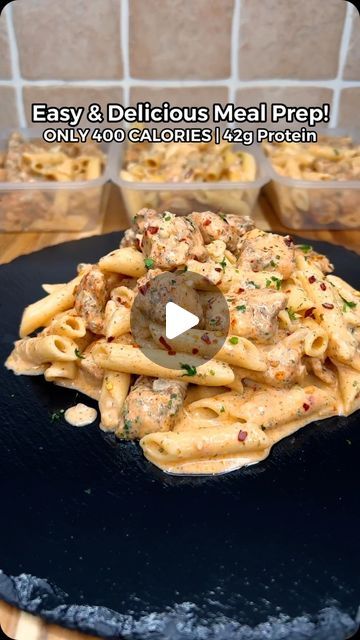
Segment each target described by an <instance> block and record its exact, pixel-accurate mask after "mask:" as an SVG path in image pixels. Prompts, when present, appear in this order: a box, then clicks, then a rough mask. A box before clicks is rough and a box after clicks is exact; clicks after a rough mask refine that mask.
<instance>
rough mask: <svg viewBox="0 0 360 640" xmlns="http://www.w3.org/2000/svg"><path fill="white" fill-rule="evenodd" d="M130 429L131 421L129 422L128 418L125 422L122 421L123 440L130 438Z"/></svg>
mask: <svg viewBox="0 0 360 640" xmlns="http://www.w3.org/2000/svg"><path fill="white" fill-rule="evenodd" d="M131 429H132V422H131V420H129V419H128V418H125V420H124V429H123V431H124V438H129V437H130V433H131Z"/></svg>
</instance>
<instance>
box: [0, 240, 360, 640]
mask: <svg viewBox="0 0 360 640" xmlns="http://www.w3.org/2000/svg"><path fill="white" fill-rule="evenodd" d="M118 242H119V235H118V234H112V235H108V236H103V237H96V238H91V239H86V240H81V241H78V242H73V243H67V244H64V245H60V246H57V247H53V248H51V249H46V250H43V251H40V252H38V253H34V254H32V255H30V256H25V257H22V258H19V259H17V260H15V261H14V262H12V263H11V264H9V265H5V266H3V267H1V268H0V323H1V335H0V359H1V361H4V359H5V357H6V356H7V354H8V353H9V351H10V348H11V343H12V341H13V340H14V339H15V338H16V334H17V328H18V325H19V320H20V316H21V312H22V309H23V307H24V306H25V305H26V304H28V303H30V302H32V301H34V300H35V299H37V298H38V297H40V295H41V290H40V283H41V282H43V281H47V282H56V281H64V280H66V279H69V278H70V277H71V276H72V274H73V273H74V267H75V265H76V263H77V262H79V261H95V260H96V259H97V258H99V257H100V256H101V255H103V254H104V253H106V252H108V251H109V250H110V249H112V248H113V247H114V246H116V245H117V243H118ZM314 244H315V246H316V248H317V249H318V250H320V251H323V252H325V253H327V254H328V255H329V256H330V258H331V259H332V260H333V261H334V263H335V265H336V268H337V273H338V274H340V275H342V276H343V277H345V278H346V279H347V280H348V281H349V282H351V283H352V284H354V285H356V281H357V277H356V276H357V275H358V272H359V264H360V260H359V258H358V257H357V256H356V255H355V254H353V253H351V252H349V251H346V250H345V249H342V248H339V247H335V246H331V245H326V244H321V243H314ZM0 389H1V391H0V394H1V404H0V410H1V425H0V488H1V511H0V518H1V527H0V567H1V569H2V570H3V572H4V573H0V597H3V598H4V599H5V600H7V601H8V602H10V603H14V604H16V605H18V606H20V607H21V608H23V609H26V610H28V611H32V612H35V613H37V614H39V615H41V616H43V617H44V618H46V619H48V620H52V621H55V622H57V623H60V624H62V625H64V626H68V627H72V628H77V629H79V630H82V631H90V632H92V633H95V634H98V635H103V636H106V637H114V638H115V637H116V638H121V637H124V638H131V639H135V638H139V639H140V638H141V639H142V640H146V639H148V638H151V639H156V640H161V639H171V640H183V639H184V640H185V639H186V640H196V639H199V640H200V639H201V640H207V639H208V638H211V639H212V638H216V639H221V640H231V639H232V638H236V639H245V640H258V639H260V638H272V639H277V640H280V638H281V640H284V639H291V640H300V639H301V640H304V639H305V638H311V639H312V640H314V639H315V640H316V639H318V640H320V639H322V640H343V639H344V638H346V637H349V636H351V634H352V633H355V630H356V628H357V626H358V622H359V618H357V614H358V608H359V605H360V544H359V538H360V536H359V532H360V507H359V488H360V486H359V485H360V481H359V471H358V469H359V457H360V424H359V422H360V421H359V414H355V415H353V416H351V417H350V418H348V419H345V418H339V419H338V418H333V419H330V420H327V421H324V422H322V423H314V424H313V425H311V426H309V427H307V428H305V429H303V430H302V431H300V432H298V433H297V434H296V435H294V436H292V437H290V438H287V439H286V440H285V441H283V442H281V443H279V444H278V445H277V446H276V447H275V448H274V449H273V452H272V454H271V456H270V457H269V458H268V459H267V460H266V461H264V462H263V463H260V464H259V465H257V466H255V467H252V468H248V469H245V470H242V471H239V472H234V473H232V474H229V475H226V476H220V477H214V478H212V477H210V478H193V479H191V478H179V477H171V476H166V475H163V474H161V473H160V472H159V471H158V470H156V469H155V468H154V467H153V466H152V465H151V464H150V463H148V462H147V461H146V460H144V459H143V457H142V455H141V453H140V451H139V449H138V447H137V445H135V444H131V443H127V444H116V443H115V442H114V441H113V440H112V438H111V437H109V436H105V435H104V434H103V433H102V432H101V431H100V430H98V429H97V427H96V426H91V427H88V428H85V429H74V428H72V427H70V426H69V425H67V424H65V423H64V422H62V421H60V422H58V423H53V424H51V422H50V419H49V417H50V414H51V413H52V412H53V411H54V410H56V409H59V408H65V407H67V406H70V405H71V404H72V403H73V402H74V399H75V394H74V393H73V392H70V391H66V390H61V389H60V388H56V387H53V386H52V385H49V384H46V383H45V382H44V381H43V380H42V379H41V378H26V377H15V376H14V375H12V374H11V373H9V372H7V371H6V370H5V369H4V368H0ZM11 575H12V576H14V575H15V576H18V577H16V578H10V577H9V576H11ZM34 576H39V577H38V578H35V577H34ZM55 585H56V586H55Z"/></svg>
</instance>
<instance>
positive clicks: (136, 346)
mask: <svg viewBox="0 0 360 640" xmlns="http://www.w3.org/2000/svg"><path fill="white" fill-rule="evenodd" d="M131 346H132V348H133V349H140V345H138V344H137V343H136V342H134V343H133V344H132V345H131Z"/></svg>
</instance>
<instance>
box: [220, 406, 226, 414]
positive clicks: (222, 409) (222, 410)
mask: <svg viewBox="0 0 360 640" xmlns="http://www.w3.org/2000/svg"><path fill="white" fill-rule="evenodd" d="M220 413H225V407H224V405H223V404H222V405H221V407H220Z"/></svg>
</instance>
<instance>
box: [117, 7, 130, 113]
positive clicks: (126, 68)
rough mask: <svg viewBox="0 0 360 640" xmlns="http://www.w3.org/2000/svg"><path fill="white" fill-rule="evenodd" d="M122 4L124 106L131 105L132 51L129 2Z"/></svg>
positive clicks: (121, 31)
mask: <svg viewBox="0 0 360 640" xmlns="http://www.w3.org/2000/svg"><path fill="white" fill-rule="evenodd" d="M119 2H120V33H121V51H122V62H123V75H124V78H123V85H122V86H123V93H124V100H123V102H124V106H125V107H128V106H129V104H130V82H129V78H130V50H129V30H130V24H129V15H130V12H129V0H119Z"/></svg>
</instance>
